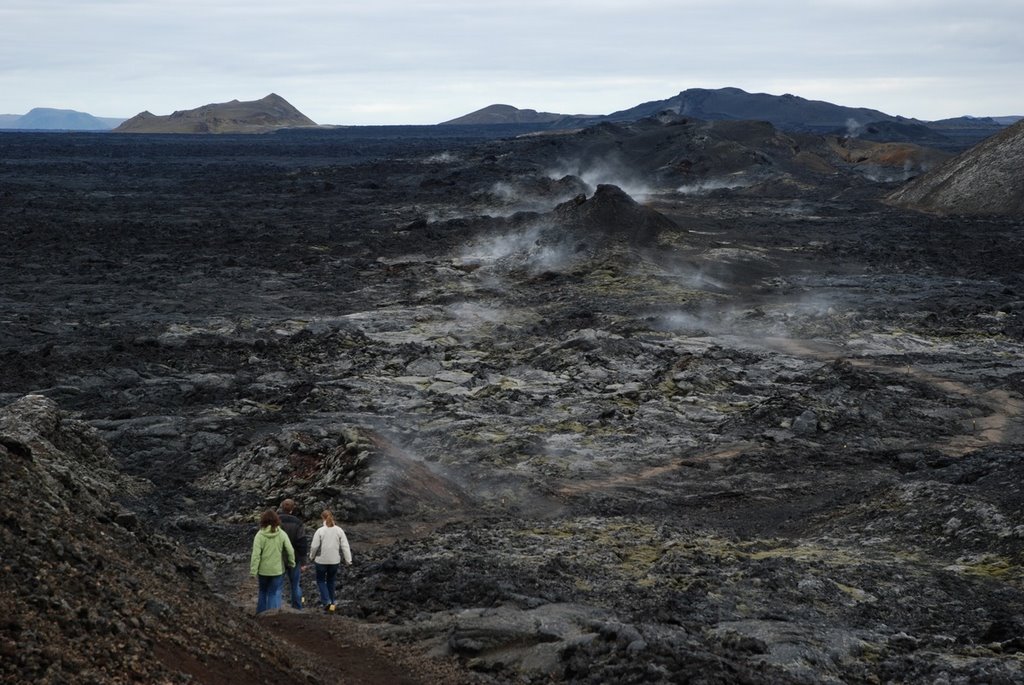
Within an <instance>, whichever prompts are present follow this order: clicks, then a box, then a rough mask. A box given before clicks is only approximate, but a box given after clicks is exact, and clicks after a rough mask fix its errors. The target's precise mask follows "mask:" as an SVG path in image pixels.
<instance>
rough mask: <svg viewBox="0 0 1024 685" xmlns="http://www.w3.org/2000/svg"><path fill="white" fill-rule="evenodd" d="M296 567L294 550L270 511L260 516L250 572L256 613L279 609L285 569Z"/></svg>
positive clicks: (254, 539) (279, 521)
mask: <svg viewBox="0 0 1024 685" xmlns="http://www.w3.org/2000/svg"><path fill="white" fill-rule="evenodd" d="M293 566H295V549H294V548H293V547H292V543H291V541H290V540H289V539H288V536H287V535H286V534H285V533H282V532H281V519H280V518H278V516H277V512H276V511H274V510H273V509H267V510H266V511H265V512H263V514H262V515H261V516H260V529H259V531H257V532H256V535H255V536H253V539H252V557H251V558H250V559H249V572H250V573H251V574H252V575H254V576H256V578H257V580H258V581H259V595H258V596H257V598H256V613H257V614H260V613H263V612H264V611H266V610H268V609H280V608H281V586H282V584H283V579H284V572H285V570H286V569H288V568H291V567H293Z"/></svg>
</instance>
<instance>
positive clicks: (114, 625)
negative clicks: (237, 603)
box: [0, 395, 293, 683]
mask: <svg viewBox="0 0 1024 685" xmlns="http://www.w3.org/2000/svg"><path fill="white" fill-rule="evenodd" d="M151 488H152V485H151V484H149V483H148V482H146V481H142V480H138V479H133V478H128V477H125V476H123V475H121V474H120V473H119V472H118V471H117V470H116V469H115V467H114V463H113V460H112V458H111V456H110V452H109V451H108V449H107V447H106V445H104V443H103V442H102V441H101V440H100V438H99V437H98V435H97V433H96V432H95V431H94V430H93V429H92V428H90V427H89V426H88V425H87V424H86V423H84V422H82V421H78V420H75V419H72V418H70V417H69V416H68V415H67V414H65V413H63V412H61V411H59V410H58V408H57V406H56V405H55V404H54V403H53V402H52V401H51V400H49V399H46V398H45V397H42V396H40V395H29V396H26V397H24V398H22V399H20V400H18V401H16V402H14V403H12V404H9V405H7V406H5V407H3V408H0V501H3V502H4V503H5V504H4V513H3V514H2V515H0V550H2V552H0V563H2V565H3V569H2V571H3V577H4V590H3V592H0V655H2V657H3V658H0V680H2V681H4V682H32V683H67V682H111V683H113V682H130V681H136V682H139V681H141V682H170V681H172V680H175V679H178V678H183V677H184V674H186V673H197V672H199V671H204V672H206V673H207V674H218V673H219V674H220V675H221V676H223V675H224V674H229V675H231V676H232V677H233V678H235V679H236V680H237V676H238V674H239V673H241V674H244V673H249V674H250V675H251V677H252V680H253V681H259V680H260V679H261V677H272V676H275V675H276V676H278V677H284V674H286V673H287V672H288V670H289V669H290V668H291V667H292V666H293V665H292V664H289V662H288V660H287V657H284V656H281V655H280V652H279V650H278V648H276V647H275V646H274V644H273V643H272V642H271V641H270V640H268V639H267V638H266V637H265V636H263V635H261V634H260V631H259V629H258V627H257V626H256V624H255V623H252V622H251V620H250V619H248V618H246V617H245V616H244V615H243V614H242V613H241V612H239V611H237V610H235V609H233V608H229V607H228V606H227V605H226V604H224V600H223V599H221V598H219V597H217V596H214V595H213V593H212V592H211V590H210V588H209V586H207V585H206V583H205V582H204V581H203V579H202V577H201V576H202V574H201V569H200V564H199V562H197V561H196V558H195V557H193V555H192V553H191V552H190V551H189V550H188V549H186V547H185V546H183V545H181V544H179V543H177V542H174V541H172V540H171V539H170V538H168V537H165V536H163V535H160V534H158V533H155V532H154V531H153V530H150V529H148V528H147V527H146V526H143V525H142V524H141V523H140V521H139V519H138V518H137V517H136V515H135V514H133V513H131V512H130V511H129V510H128V509H126V508H125V507H123V506H121V505H120V504H118V501H119V500H132V499H133V498H137V497H141V496H143V495H144V494H145V493H146V492H148V491H149V490H150V489H151ZM203 664H205V665H203Z"/></svg>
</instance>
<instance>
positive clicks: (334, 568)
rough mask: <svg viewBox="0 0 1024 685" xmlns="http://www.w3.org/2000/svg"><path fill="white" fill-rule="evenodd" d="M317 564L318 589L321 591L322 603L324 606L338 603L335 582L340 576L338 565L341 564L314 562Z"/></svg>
mask: <svg viewBox="0 0 1024 685" xmlns="http://www.w3.org/2000/svg"><path fill="white" fill-rule="evenodd" d="M314 566H316V589H317V590H319V591H320V603H321V604H323V605H324V606H327V605H328V604H337V603H338V597H337V595H335V593H334V583H335V580H336V579H337V578H338V567H339V566H341V564H314Z"/></svg>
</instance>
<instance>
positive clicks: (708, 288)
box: [0, 119, 1024, 683]
mask: <svg viewBox="0 0 1024 685" xmlns="http://www.w3.org/2000/svg"><path fill="white" fill-rule="evenodd" d="M850 149H852V146H851V143H850V141H842V140H835V139H833V140H826V139H823V138H819V137H814V136H800V137H794V136H791V135H785V134H781V133H779V132H777V131H775V129H773V128H771V126H769V125H767V124H747V125H744V124H739V123H737V122H717V123H714V124H705V123H703V122H695V121H693V120H689V121H687V120H678V119H673V120H662V121H654V120H652V121H647V122H642V123H641V124H637V125H630V126H626V125H602V126H598V127H595V128H593V129H588V130H586V131H583V132H579V133H560V134H551V135H538V136H527V137H523V138H517V139H501V140H483V139H481V138H474V137H472V136H471V135H468V134H467V135H465V136H462V137H456V136H454V135H449V136H447V137H442V136H437V135H435V136H431V135H427V134H426V133H421V132H420V133H417V132H414V131H407V132H404V134H403V135H391V134H388V135H387V136H386V135H384V134H383V133H378V134H375V135H370V134H368V133H367V134H365V135H357V133H356V132H351V131H350V132H345V131H335V132H310V133H302V134H299V133H285V134H277V135H272V136H264V137H233V136H232V137H217V138H197V137H191V136H140V137H132V138H131V139H126V138H115V137H112V136H105V135H86V134H61V135H44V134H34V135H23V134H6V135H4V136H3V137H0V237H2V239H3V243H4V250H3V251H2V252H0V282H2V283H3V284H4V287H3V290H2V292H0V378H3V384H2V387H0V404H5V405H6V404H11V403H15V402H16V401H18V400H19V398H21V397H23V396H24V395H28V394H37V395H44V396H46V397H48V398H50V399H51V400H53V401H54V402H55V403H56V405H57V406H59V407H60V409H62V410H64V411H66V412H69V413H70V415H72V416H74V417H75V418H77V419H81V420H82V421H84V422H86V423H87V424H89V425H90V426H91V427H92V428H93V429H94V430H95V431H97V432H98V435H99V436H100V437H101V438H102V440H103V442H104V443H105V444H106V445H107V446H109V450H110V454H111V456H112V460H113V464H114V465H115V468H116V469H117V470H119V471H120V472H121V473H122V474H123V475H124V476H126V477H129V478H131V479H132V481H131V482H132V483H135V484H136V485H135V486H133V487H131V488H126V489H122V490H119V491H117V494H115V496H114V498H115V499H116V500H117V507H119V510H120V511H121V512H122V514H121V515H120V518H118V517H114V518H115V519H117V520H122V519H123V520H124V521H130V522H131V528H132V531H134V532H131V533H130V534H131V535H137V536H144V535H146V534H147V531H159V532H160V533H161V534H163V535H166V536H167V538H168V539H169V540H172V541H174V543H175V544H181V545H183V546H184V548H186V550H187V551H186V552H183V553H184V554H189V555H191V557H192V558H193V559H194V562H195V564H194V565H193V566H189V567H188V569H187V570H188V573H189V574H191V576H197V577H196V578H192V579H191V580H189V582H190V583H192V582H194V583H197V584H202V583H209V584H210V585H212V586H213V589H214V591H215V593H216V598H215V599H212V600H210V602H211V610H215V609H216V607H220V606H222V605H223V603H224V602H227V604H228V605H230V608H229V609H227V610H229V611H233V612H237V620H238V621H241V622H243V624H245V622H247V621H252V620H253V619H251V617H248V616H246V614H247V613H251V611H252V606H251V605H252V603H253V602H254V601H255V588H254V586H252V585H250V584H249V583H248V582H247V581H246V579H245V574H246V571H247V563H248V546H249V543H250V540H251V537H250V536H251V534H252V532H253V525H252V524H253V522H254V521H255V517H256V515H257V514H258V512H259V511H260V510H261V509H263V508H265V507H266V506H268V505H276V504H277V503H278V502H279V501H280V500H281V499H283V498H284V497H293V498H295V499H296V500H298V502H299V504H300V506H301V508H302V513H303V514H304V515H305V516H306V518H307V519H308V520H309V522H310V524H311V525H312V524H314V523H315V522H316V520H317V519H318V514H319V511H320V510H321V509H322V508H323V507H330V508H332V509H333V510H335V511H336V512H338V514H339V518H340V520H341V521H342V525H343V526H344V527H345V529H346V531H347V532H348V533H349V538H350V540H351V542H352V546H353V552H354V555H355V559H356V563H355V565H354V566H353V567H351V568H350V569H347V570H346V571H345V572H344V573H343V577H342V584H343V590H342V595H343V598H344V600H343V602H342V605H341V608H340V609H341V612H342V614H343V615H344V617H345V620H347V621H350V622H351V625H358V626H359V627H360V630H362V631H366V632H367V633H369V634H373V635H374V636H375V639H380V640H383V641H384V643H386V644H387V645H390V648H394V649H400V650H401V651H402V652H403V653H404V654H407V655H409V654H412V655H424V658H426V657H428V656H429V657H431V658H437V659H446V660H449V661H451V662H452V663H453V664H454V666H455V667H456V668H457V669H458V670H457V671H452V672H450V673H449V675H448V676H446V677H450V678H451V679H452V681H453V682H454V681H456V680H459V679H464V680H466V681H467V682H469V681H472V682H493V683H505V682H551V681H554V682H593V683H598V682H601V683H606V682H708V683H712V682H721V683H733V682H746V683H762V682H763V683H769V682H770V683H776V682H796V683H816V682H864V683H872V682H922V683H923V682H928V683H938V682H947V683H975V682H987V683H1013V682H1020V681H1021V680H1022V679H1024V618H1022V616H1024V570H1022V565H1021V564H1022V562H1024V557H1022V550H1024V491H1022V490H1024V462H1022V461H1021V458H1022V451H1021V444H1022V441H1024V428H1022V427H1024V417H1022V412H1024V398H1022V393H1024V357H1022V350H1024V274H1022V272H1021V270H1020V265H1021V264H1024V225H1022V222H1021V221H1019V220H1012V219H998V218H988V219H969V218H935V217H929V216H926V215H922V214H916V213H911V212H904V211H900V210H897V209H894V208H891V207H887V206H885V205H883V204H881V203H880V202H879V201H878V198H880V197H882V196H883V195H884V194H885V193H887V192H889V191H891V190H892V189H893V188H895V187H897V184H898V183H899V182H901V181H903V180H905V178H907V177H909V176H911V175H913V174H915V173H918V172H919V171H921V170H922V169H925V168H927V167H928V166H929V165H930V164H932V163H934V159H933V158H932V156H930V153H928V152H927V151H921V150H914V149H910V148H907V149H904V150H902V152H901V153H900V154H899V155H896V156H895V157H893V156H892V150H891V149H888V148H887V152H886V154H887V155H889V157H886V158H885V159H883V160H882V161H880V159H882V156H878V155H876V156H875V157H871V156H870V155H861V156H851V154H850V152H849V151H850ZM12 440H14V438H10V439H8V440H7V442H3V441H0V443H2V444H3V445H7V447H5V448H4V449H8V448H9V452H10V454H11V455H13V454H15V453H17V454H22V453H23V452H24V451H25V449H26V448H24V447H18V448H17V449H16V448H15V447H12V446H11V445H15V444H18V445H20V444H21V443H17V442H16V441H15V442H12ZM86 442H88V440H86ZM29 451H31V450H29ZM5 454H6V453H5ZM139 484H148V485H146V486H145V487H143V486H142V485H139ZM19 492H22V491H19ZM19 506H28V507H31V503H21V504H19ZM125 512H130V513H125ZM7 521H8V528H9V530H8V531H7V533H9V535H8V537H5V545H6V544H8V543H11V544H14V542H12V541H14V540H16V539H18V535H16V534H15V533H12V532H11V531H12V530H13V526H14V525H15V524H14V521H15V519H14V518H9V519H8V520H7ZM19 521H20V519H19ZM108 523H109V522H108ZM18 525H25V524H23V523H18ZM109 525H120V524H118V523H117V522H116V521H115V522H113V523H109ZM128 534H129V533H125V535H128ZM29 539H31V536H29ZM177 553H178V552H176V554H177ZM154 554H156V552H155V553H154ZM7 558H14V557H11V556H10V553H8V557H7ZM33 558H34V559H35V562H32V563H36V564H37V565H38V566H40V567H45V566H46V565H47V564H49V563H51V560H50V559H48V557H47V555H45V554H44V555H40V556H37V557H33ZM25 563H29V562H25ZM137 563H143V562H137ZM154 563H155V562H154ZM197 569H199V570H197ZM21 570H23V571H26V572H28V573H39V572H40V571H39V569H38V568H36V569H21ZM5 575H6V572H5ZM191 576H190V577H191ZM200 576H201V577H200ZM307 583H308V586H307V587H306V593H307V596H308V597H313V596H315V589H314V588H313V585H312V582H311V578H307ZM196 587H199V588H200V589H199V590H197V591H199V592H201V591H202V590H201V585H197V586H196ZM68 591H70V590H68ZM39 592H48V593H51V594H52V593H58V594H59V592H60V590H59V589H55V588H54V587H52V585H47V586H45V588H44V589H43V590H39ZM105 592H108V593H112V594H116V593H117V592H118V590H117V588H108V589H107V590H105ZM166 601H168V602H169V601H171V600H169V599H168V600H166ZM12 606H20V605H17V604H16V603H14V604H12ZM31 606H33V607H35V608H32V609H28V608H23V610H24V612H25V616H26V617H28V616H31V615H33V614H32V613H31V612H33V611H34V612H37V614H38V616H48V615H50V614H48V613H47V612H48V611H50V609H49V608H47V607H49V606H50V605H48V604H46V603H45V602H41V603H38V606H36V605H35V604H32V605H31ZM51 608H52V607H51ZM216 610H218V611H219V610H221V609H216ZM307 613H308V614H312V613H313V612H311V611H310V612H307ZM38 616H37V617H38ZM314 618H315V617H314V616H312V615H311V616H309V620H310V621H313V620H314ZM284 619H288V620H289V621H290V620H292V618H291V617H290V616H284V615H282V617H279V618H278V620H284ZM26 620H27V619H25V620H22V621H21V622H19V623H17V625H16V626H15V625H14V623H13V622H12V621H13V619H12V621H9V622H8V624H6V625H7V627H6V628H5V629H4V630H5V632H4V635H5V642H4V644H3V645H0V647H3V648H4V649H8V647H7V646H6V645H14V646H15V647H13V648H10V650H11V651H12V655H14V656H12V658H13V659H14V661H10V662H9V663H10V664H13V665H12V666H11V669H10V670H8V671H5V672H4V673H5V676H6V675H11V677H12V678H13V677H14V675H12V674H15V675H16V674H19V673H20V674H26V677H28V674H36V675H38V674H44V673H48V674H49V675H48V676H47V677H57V676H59V675H60V674H61V673H62V671H61V668H62V667H61V666H60V663H59V662H60V659H59V655H57V656H56V657H54V656H53V655H50V656H49V657H48V656H47V655H46V652H45V650H43V649H42V648H39V649H37V650H36V651H32V650H33V649H36V648H35V647H33V644H34V643H33V642H32V640H33V639H34V638H33V637H32V635H27V634H26V633H27V632H31V631H26V628H25V624H26ZM316 620H321V619H320V618H318V617H316ZM339 620H340V619H339ZM144 623H145V622H140V630H142V631H143V632H145V630H146V628H145V625H144ZM246 625H248V624H246ZM12 626H14V627H12ZM153 630H155V628H154V629H153ZM155 634H156V633H154V635H155ZM119 639H122V640H126V639H130V638H127V637H124V636H121V637H120V638H119ZM319 639H326V638H322V636H321V638H319ZM151 641H152V642H155V643H156V647H154V645H153V644H150V645H149V646H143V647H142V648H140V654H143V655H146V654H148V655H149V656H150V657H153V655H154V654H155V655H156V656H155V657H153V658H159V655H160V654H161V650H160V649H159V639H158V638H152V636H151ZM181 649H186V648H185V647H181ZM26 650H28V651H27V652H26ZM147 650H148V651H147ZM37 652H38V653H37ZM19 653H20V654H25V653H30V654H32V655H33V656H32V659H22V660H21V661H18V659H19V658H20V657H18V656H16V655H17V654H19ZM177 653H179V652H175V654H177ZM140 658H142V657H140ZM47 659H50V660H49V661H47ZM53 659H57V661H56V663H57V666H54V663H55V662H54V661H53ZM200 661H202V660H201V659H200ZM283 661H284V663H285V665H286V666H287V659H286V658H284V659H283ZM165 662H166V663H164V666H163V667H165V668H167V669H169V672H171V673H173V672H174V669H175V668H178V669H179V670H183V671H185V672H188V673H191V674H192V675H193V676H195V677H196V678H198V679H199V680H200V681H202V679H203V673H204V672H203V670H202V668H201V667H199V666H197V665H195V664H191V665H190V664H188V663H184V662H181V661H176V662H174V663H170V662H169V661H168V660H166V659H165ZM277 663H278V662H277V661H275V664H277ZM32 669H36V671H33V670H32ZM47 669H49V670H47ZM54 669H56V670H54ZM54 674H56V675H54ZM457 674H461V675H457ZM307 675H308V677H309V678H310V679H311V680H316V679H319V680H320V681H321V682H329V681H330V676H329V675H328V676H325V675H323V674H322V673H321V674H315V675H314V674H307ZM69 677H70V676H69ZM217 677H224V676H223V674H218V675H217ZM266 677H267V678H268V679H269V680H268V682H270V681H272V676H271V675H267V676H266ZM273 677H277V676H273ZM71 679H73V678H71ZM385 681H386V680H378V681H373V682H385ZM53 682H59V679H58V680H54V681H53ZM218 682H222V681H218ZM239 682H242V680H239ZM274 682H276V681H274ZM345 682H349V681H345ZM367 682H371V681H369V680H367ZM410 682H411V681H410ZM424 682H429V679H428V680H424Z"/></svg>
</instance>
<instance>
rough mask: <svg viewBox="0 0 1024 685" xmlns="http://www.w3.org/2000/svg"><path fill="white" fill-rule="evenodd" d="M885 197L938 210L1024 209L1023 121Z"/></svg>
mask: <svg viewBox="0 0 1024 685" xmlns="http://www.w3.org/2000/svg"><path fill="white" fill-rule="evenodd" d="M887 201H889V202H890V203H892V204H895V205H899V206H902V207H909V208H911V209H919V210H923V211H926V212H934V213H937V214H998V215H1017V216H1022V215H1024V121H1018V122H1017V123H1016V124H1013V125H1012V126H1009V127H1007V128H1005V129H1003V130H1002V131H1000V132H999V133H997V134H995V135H993V136H991V137H990V138H987V139H986V140H984V141H982V142H981V143H979V144H978V145H976V146H974V147H973V148H971V149H970V150H967V151H966V152H964V153H962V154H960V155H958V156H956V157H954V158H953V159H951V160H949V161H948V162H946V163H945V164H943V165H941V166H939V167H937V168H935V169H933V170H932V171H929V172H928V173H925V174H923V175H921V176H919V177H917V178H915V179H914V180H912V181H910V182H909V183H907V184H906V185H905V186H902V187H901V188H899V189H898V190H896V191H895V192H893V193H891V194H890V195H889V196H888V197H887Z"/></svg>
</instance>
